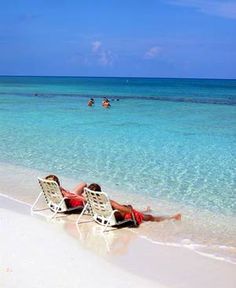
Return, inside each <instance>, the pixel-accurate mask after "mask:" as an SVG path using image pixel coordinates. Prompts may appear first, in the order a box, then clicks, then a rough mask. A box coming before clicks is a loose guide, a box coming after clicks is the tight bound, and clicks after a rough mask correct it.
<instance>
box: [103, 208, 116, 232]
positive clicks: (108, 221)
mask: <svg viewBox="0 0 236 288" xmlns="http://www.w3.org/2000/svg"><path fill="white" fill-rule="evenodd" d="M116 211H117V210H113V212H112V214H111V216H110V217H109V219H108V220H107V224H106V225H105V227H104V229H103V230H102V232H105V231H106V229H107V227H108V224H109V223H110V220H111V218H112V217H113V215H114V214H115V212H116Z"/></svg>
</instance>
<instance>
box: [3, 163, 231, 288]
mask: <svg viewBox="0 0 236 288" xmlns="http://www.w3.org/2000/svg"><path fill="white" fill-rule="evenodd" d="M39 173H40V174H39ZM44 174H45V172H43V173H42V172H39V171H36V170H35V171H34V170H28V169H23V168H22V167H15V166H11V165H4V166H3V165H1V166H0V193H1V195H2V196H1V197H0V232H1V238H0V251H1V258H0V273H1V277H0V287H11V288H12V287H69V286H70V287H80V285H81V286H82V285H83V287H93V286H94V285H96V286H97V287H104V286H108V285H109V286H111V287H122V286H125V287H143V286H145V287H186V288H187V287H193V288H195V287H212V288H213V287H214V288H217V287H227V288H231V287H232V288H233V287H235V285H236V275H235V269H236V266H235V265H234V264H231V263H227V262H225V261H221V260H217V259H211V258H208V257H204V256H203V255H199V254H196V253H195V252H194V251H191V250H189V249H185V248H180V247H174V246H172V247H171V246H167V245H157V244H153V243H151V242H150V241H146V239H145V238H143V237H141V234H140V231H142V225H141V227H140V228H138V229H120V230H115V231H111V232H109V233H101V229H100V228H101V227H100V226H99V225H97V224H95V223H88V224H80V225H79V226H76V225H75V220H76V217H77V216H78V215H67V216H65V215H62V216H61V217H59V218H57V219H56V220H55V221H53V222H47V221H46V219H47V215H49V214H50V211H47V210H45V211H42V212H41V214H40V215H38V214H34V215H31V214H30V204H32V203H33V201H34V199H35V197H36V195H37V193H38V191H39V187H38V184H37V181H36V177H37V176H39V175H44ZM63 180H65V181H66V179H63ZM4 195H7V197H8V198H6V197H5V196H4ZM14 199H15V200H17V201H15V200H14ZM40 205H41V207H43V205H44V203H43V201H42V202H41V204H40ZM143 225H145V224H143Z"/></svg>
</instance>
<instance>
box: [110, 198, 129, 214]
mask: <svg viewBox="0 0 236 288" xmlns="http://www.w3.org/2000/svg"><path fill="white" fill-rule="evenodd" d="M110 202H111V206H112V208H113V209H114V210H118V211H119V212H120V213H131V212H132V206H131V205H128V206H125V205H121V204H119V203H117V202H115V201H114V200H110Z"/></svg>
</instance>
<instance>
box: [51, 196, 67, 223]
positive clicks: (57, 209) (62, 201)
mask: <svg viewBox="0 0 236 288" xmlns="http://www.w3.org/2000/svg"><path fill="white" fill-rule="evenodd" d="M64 201H65V199H64V198H63V199H62V200H61V202H60V203H59V205H58V206H57V208H56V209H55V211H54V213H53V215H52V216H51V218H50V220H52V219H53V218H54V217H55V216H56V214H57V213H58V211H59V209H60V207H61V205H62V204H63V203H64Z"/></svg>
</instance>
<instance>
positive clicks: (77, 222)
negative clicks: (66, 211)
mask: <svg viewBox="0 0 236 288" xmlns="http://www.w3.org/2000/svg"><path fill="white" fill-rule="evenodd" d="M87 207H88V203H86V204H85V206H84V208H83V210H82V212H81V213H80V215H79V217H78V219H77V221H76V224H79V222H80V218H81V217H82V216H83V215H84V212H85V211H86V210H87Z"/></svg>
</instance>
